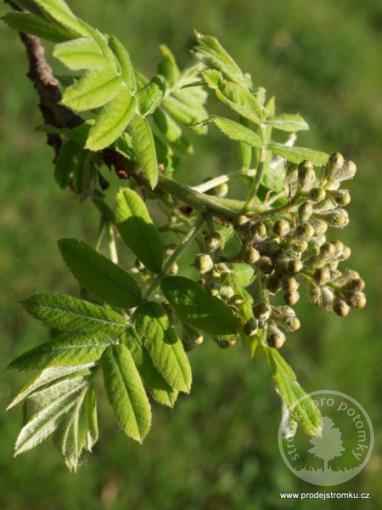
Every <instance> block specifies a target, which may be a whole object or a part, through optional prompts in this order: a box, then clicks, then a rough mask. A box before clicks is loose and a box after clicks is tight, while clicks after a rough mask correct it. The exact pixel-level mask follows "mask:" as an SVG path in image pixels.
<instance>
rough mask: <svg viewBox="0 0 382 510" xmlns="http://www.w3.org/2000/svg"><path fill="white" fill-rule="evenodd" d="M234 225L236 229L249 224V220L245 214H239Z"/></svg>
mask: <svg viewBox="0 0 382 510" xmlns="http://www.w3.org/2000/svg"><path fill="white" fill-rule="evenodd" d="M234 223H235V225H236V226H237V227H242V226H244V225H246V224H247V223H249V218H248V216H246V215H245V214H239V216H236V218H235V220H234Z"/></svg>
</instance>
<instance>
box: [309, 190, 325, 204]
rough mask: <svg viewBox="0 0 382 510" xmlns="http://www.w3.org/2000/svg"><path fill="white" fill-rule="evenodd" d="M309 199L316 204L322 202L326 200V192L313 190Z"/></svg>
mask: <svg viewBox="0 0 382 510" xmlns="http://www.w3.org/2000/svg"><path fill="white" fill-rule="evenodd" d="M309 198H310V199H311V200H312V201H313V202H315V203H317V202H322V201H323V200H325V198H326V191H325V190H324V188H313V189H311V190H310V192H309Z"/></svg>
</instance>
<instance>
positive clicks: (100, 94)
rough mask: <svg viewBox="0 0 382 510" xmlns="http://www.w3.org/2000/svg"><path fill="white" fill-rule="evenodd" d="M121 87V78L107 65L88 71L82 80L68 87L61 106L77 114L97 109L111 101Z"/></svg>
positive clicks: (112, 67)
mask: <svg viewBox="0 0 382 510" xmlns="http://www.w3.org/2000/svg"><path fill="white" fill-rule="evenodd" d="M121 87H122V78H121V76H119V75H116V74H115V69H114V66H112V65H108V66H105V67H102V68H100V69H96V70H93V71H89V72H88V73H87V74H86V75H85V76H84V77H83V78H81V79H80V80H79V81H77V82H76V83H74V84H73V85H71V86H70V87H68V88H67V89H66V90H65V92H64V95H63V98H62V104H63V105H65V106H67V107H68V108H71V109H72V110H76V111H79V112H82V111H85V110H92V109H94V108H99V107H101V106H103V105H104V104H106V103H108V102H109V101H111V100H112V99H113V98H114V97H115V96H116V95H117V94H118V92H119V91H120V89H121Z"/></svg>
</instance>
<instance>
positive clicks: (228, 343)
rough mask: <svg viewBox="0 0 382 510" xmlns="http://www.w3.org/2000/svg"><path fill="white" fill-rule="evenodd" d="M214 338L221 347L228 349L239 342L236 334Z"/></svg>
mask: <svg viewBox="0 0 382 510" xmlns="http://www.w3.org/2000/svg"><path fill="white" fill-rule="evenodd" d="M214 340H215V342H216V343H217V345H218V346H219V347H220V348H221V349H228V348H229V347H233V346H234V345H236V343H237V338H236V337H235V336H232V337H223V338H214Z"/></svg>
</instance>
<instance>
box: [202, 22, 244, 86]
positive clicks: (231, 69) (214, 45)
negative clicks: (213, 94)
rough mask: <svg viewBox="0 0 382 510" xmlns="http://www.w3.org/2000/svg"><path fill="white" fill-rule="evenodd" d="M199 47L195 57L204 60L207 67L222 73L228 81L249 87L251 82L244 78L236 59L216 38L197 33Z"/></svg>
mask: <svg viewBox="0 0 382 510" xmlns="http://www.w3.org/2000/svg"><path fill="white" fill-rule="evenodd" d="M195 37H196V41H197V46H196V48H195V50H194V53H195V56H196V57H197V58H199V59H200V60H202V62H204V63H205V64H206V65H207V67H213V68H215V69H218V70H219V71H221V72H222V73H223V74H224V75H225V76H226V77H227V78H228V79H230V80H232V81H235V82H237V83H240V84H241V85H244V86H248V85H249V84H250V80H249V78H248V77H246V76H244V75H243V73H242V71H241V69H240V67H239V66H238V65H237V64H236V62H235V61H234V59H233V58H232V57H231V56H230V55H229V54H228V53H227V52H226V50H225V49H224V48H223V47H222V45H221V44H220V43H219V41H218V40H217V39H216V38H215V37H211V36H209V35H202V34H200V33H199V32H195Z"/></svg>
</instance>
